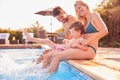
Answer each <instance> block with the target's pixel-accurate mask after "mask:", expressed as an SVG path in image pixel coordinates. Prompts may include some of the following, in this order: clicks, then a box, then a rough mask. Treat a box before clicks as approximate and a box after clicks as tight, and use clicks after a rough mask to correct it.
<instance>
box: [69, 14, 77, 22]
mask: <svg viewBox="0 0 120 80" xmlns="http://www.w3.org/2000/svg"><path fill="white" fill-rule="evenodd" d="M68 18H69V20H70V21H76V18H75V17H74V16H72V15H68Z"/></svg>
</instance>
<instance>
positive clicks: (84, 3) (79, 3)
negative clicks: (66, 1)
mask: <svg viewBox="0 0 120 80" xmlns="http://www.w3.org/2000/svg"><path fill="white" fill-rule="evenodd" d="M75 5H82V6H85V7H86V8H87V9H88V10H89V11H90V12H92V10H91V9H90V7H89V5H88V4H87V2H86V1H85V0H84V1H83V0H76V2H75V4H74V6H75ZM76 16H77V19H78V20H79V21H80V22H81V23H82V24H83V25H84V26H85V25H86V24H87V18H86V17H83V16H79V15H78V13H77V12H76ZM83 19H84V21H83Z"/></svg>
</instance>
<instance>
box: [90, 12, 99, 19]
mask: <svg viewBox="0 0 120 80" xmlns="http://www.w3.org/2000/svg"><path fill="white" fill-rule="evenodd" d="M100 18H101V17H100V15H99V13H97V12H94V13H92V20H96V19H100Z"/></svg>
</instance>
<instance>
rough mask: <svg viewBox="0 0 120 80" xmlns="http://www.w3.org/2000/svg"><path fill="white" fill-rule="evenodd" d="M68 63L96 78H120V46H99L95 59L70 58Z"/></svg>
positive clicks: (117, 79)
mask: <svg viewBox="0 0 120 80" xmlns="http://www.w3.org/2000/svg"><path fill="white" fill-rule="evenodd" d="M68 63H70V64H71V65H73V66H74V67H76V68H78V69H79V70H80V71H83V72H84V73H86V74H87V75H89V76H91V77H92V78H93V79H94V80H120V48H99V49H98V50H97V54H96V57H95V59H93V60H69V61H68Z"/></svg>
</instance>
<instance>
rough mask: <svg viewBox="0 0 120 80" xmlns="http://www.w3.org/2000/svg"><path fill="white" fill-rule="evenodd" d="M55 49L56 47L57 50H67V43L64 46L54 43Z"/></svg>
mask: <svg viewBox="0 0 120 80" xmlns="http://www.w3.org/2000/svg"><path fill="white" fill-rule="evenodd" d="M54 49H55V50H58V51H63V50H65V49H66V48H65V45H64V46H57V45H54Z"/></svg>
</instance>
